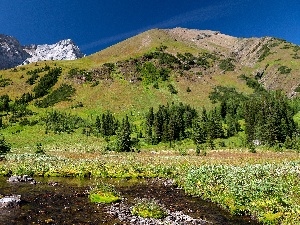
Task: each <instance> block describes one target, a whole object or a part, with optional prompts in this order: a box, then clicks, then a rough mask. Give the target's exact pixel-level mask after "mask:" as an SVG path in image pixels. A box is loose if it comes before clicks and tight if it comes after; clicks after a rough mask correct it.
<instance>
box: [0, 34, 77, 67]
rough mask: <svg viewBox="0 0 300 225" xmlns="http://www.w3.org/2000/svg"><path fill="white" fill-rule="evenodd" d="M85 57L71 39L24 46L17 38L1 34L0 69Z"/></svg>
mask: <svg viewBox="0 0 300 225" xmlns="http://www.w3.org/2000/svg"><path fill="white" fill-rule="evenodd" d="M81 57H83V54H82V53H81V51H80V49H79V47H78V46H76V45H75V44H74V42H73V41H72V40H71V39H66V40H62V41H59V42H57V43H56V44H51V45H48V44H44V45H28V46H22V45H21V44H20V43H19V41H18V40H17V39H15V38H14V37H11V36H7V35H1V34H0V69H8V68H12V67H15V66H18V65H24V64H29V63H33V62H38V61H44V60H74V59H78V58H81Z"/></svg>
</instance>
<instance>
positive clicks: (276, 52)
mask: <svg viewBox="0 0 300 225" xmlns="http://www.w3.org/2000/svg"><path fill="white" fill-rule="evenodd" d="M278 42H279V43H280V45H278V46H275V47H272V48H271V53H272V54H270V55H268V56H267V57H266V59H265V60H263V61H262V62H258V63H257V64H256V65H255V66H254V67H253V68H250V67H245V66H242V67H240V66H238V68H239V69H236V71H232V72H226V73H223V72H222V71H220V69H219V68H218V66H217V65H216V66H215V67H214V68H212V69H211V70H210V71H209V72H208V73H209V74H208V75H205V76H203V77H200V78H198V79H197V80H195V81H191V80H188V79H185V78H184V77H177V78H176V79H173V80H172V81H171V83H172V84H173V85H174V86H175V88H176V89H177V90H178V94H177V95H172V94H170V92H169V91H168V88H167V87H166V84H160V88H159V89H154V88H153V87H151V86H149V87H145V86H143V85H138V84H131V83H129V82H127V81H125V80H122V79H116V80H115V81H114V82H111V83H110V82H106V81H101V82H100V84H99V85H98V86H95V87H91V83H84V84H78V83H76V82H74V81H72V80H69V79H66V76H67V73H68V71H69V70H70V69H71V68H79V69H87V70H89V69H92V68H97V67H100V66H101V65H102V64H103V63H106V62H117V61H120V60H126V59H129V58H135V57H139V56H141V55H143V54H145V53H147V52H149V51H153V50H154V49H155V48H157V47H159V46H161V45H165V46H167V49H166V51H167V52H168V53H172V54H174V55H175V54H176V53H177V52H180V53H185V52H190V53H192V54H194V55H197V54H198V53H199V52H203V51H204V50H202V49H199V48H197V47H196V46H194V45H192V44H191V43H185V42H181V41H177V40H175V39H174V38H171V37H170V36H168V35H167V33H166V32H165V31H163V30H157V29H155V30H150V31H147V32H145V33H142V34H140V35H137V36H135V37H132V38H129V39H127V40H125V41H123V42H121V43H118V44H116V45H114V46H112V47H110V48H107V49H105V50H103V51H101V52H98V53H95V54H93V55H91V56H88V57H85V58H82V59H79V60H74V61H55V62H54V61H47V62H39V63H37V64H38V66H36V65H35V64H31V65H27V66H22V67H18V68H17V72H14V71H13V70H6V71H0V75H2V76H3V77H4V78H10V79H11V80H12V82H13V84H12V85H9V86H7V87H4V88H0V96H1V95H3V94H8V95H9V96H10V98H11V99H15V98H16V97H20V96H21V95H22V94H23V93H26V92H30V91H31V90H32V88H33V87H34V85H33V86H30V85H28V84H26V83H25V81H26V80H27V79H28V75H26V72H27V71H29V70H33V69H36V68H37V67H43V66H44V65H45V64H47V65H49V66H50V67H54V66H59V67H62V68H63V74H62V76H61V77H60V79H59V81H58V83H57V84H56V86H55V87H58V86H59V85H60V84H62V83H69V84H72V86H74V87H75V88H76V94H75V96H73V97H72V101H70V102H61V103H59V104H56V105H55V106H54V107H53V109H59V110H64V111H67V112H71V113H74V114H78V115H80V116H82V117H84V118H90V120H94V119H95V117H96V115H97V114H99V113H102V112H104V111H106V110H110V111H112V112H114V113H116V114H117V115H120V116H123V115H124V114H130V115H133V116H134V117H135V119H136V120H139V118H141V116H142V115H143V114H144V112H145V111H146V110H147V109H148V108H149V107H150V106H153V107H155V108H157V107H158V105H159V104H166V103H168V102H169V103H170V102H184V103H188V104H191V105H192V106H194V107H196V108H198V109H200V108H201V107H204V106H205V107H206V108H210V107H211V103H210V101H209V99H208V95H209V93H210V91H211V90H212V88H213V87H214V86H216V85H225V86H231V87H236V88H237V90H238V91H241V92H246V93H251V91H252V90H251V89H250V88H248V87H247V86H246V84H245V82H244V81H242V80H240V79H239V78H238V76H239V75H240V74H246V75H250V76H252V75H255V74H256V72H257V71H261V70H262V69H263V68H265V67H266V64H269V67H268V68H267V69H266V71H265V74H264V77H263V79H262V81H263V82H264V83H265V84H266V86H267V87H270V88H283V89H284V90H286V91H290V90H291V89H292V88H295V87H296V86H297V85H298V83H299V66H298V64H297V62H298V61H299V59H293V58H292V56H293V55H294V54H295V51H294V46H293V45H291V44H288V43H285V42H280V41H278ZM281 65H285V66H287V67H289V68H292V71H291V72H290V73H289V74H280V73H279V72H278V68H279V66H281ZM22 75H23V76H24V78H22V79H21V78H20V77H21V76H22ZM55 87H54V88H55ZM188 87H189V88H190V89H191V92H187V91H186V90H187V88H188ZM78 102H82V103H83V105H84V107H82V108H76V109H71V106H73V105H75V104H76V103H78ZM30 108H31V109H32V110H33V111H34V112H37V113H38V114H39V115H43V114H44V113H45V112H46V111H47V110H51V109H52V108H51V109H40V108H36V107H35V106H33V105H32V106H30ZM36 118H38V116H36ZM12 129H16V130H17V129H18V128H12ZM4 132H5V133H7V135H8V141H12V142H14V139H15V138H14V135H10V134H9V133H11V132H14V131H4ZM23 133H24V134H23ZM26 133H27V132H21V133H20V134H18V136H19V137H20V140H24V141H20V142H21V143H24V144H25V145H27V144H28V141H26V140H29V139H26V135H27V134H26ZM38 133H40V132H38ZM21 137H22V138H21ZM36 138H37V139H38V140H40V139H41V138H40V137H36ZM38 140H37V141H36V142H38ZM47 142H48V141H46V143H47ZM21 143H20V144H18V146H19V145H21ZM26 143H27V144H26ZM31 143H32V142H31Z"/></svg>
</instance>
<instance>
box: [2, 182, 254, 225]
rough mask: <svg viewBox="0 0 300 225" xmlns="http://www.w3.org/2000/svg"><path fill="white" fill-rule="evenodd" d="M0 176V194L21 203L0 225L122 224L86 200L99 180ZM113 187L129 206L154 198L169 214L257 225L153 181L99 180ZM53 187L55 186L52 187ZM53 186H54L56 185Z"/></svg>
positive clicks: (4, 211)
mask: <svg viewBox="0 0 300 225" xmlns="http://www.w3.org/2000/svg"><path fill="white" fill-rule="evenodd" d="M6 180H7V178H3V177H0V194H1V195H12V194H20V195H21V196H22V197H21V199H22V204H21V205H20V207H18V208H16V209H0V224H1V225H2V224H3V225H4V224H5V225H6V224H7V225H10V224H12V225H14V224H17V225H28V224H59V225H60V224H76V225H77V224H86V225H88V224H89V225H94V224H95V225H96V224H108V225H110V224H126V223H124V222H120V221H119V220H118V219H117V218H114V217H113V216H111V215H110V214H108V213H107V207H108V206H107V205H96V204H93V203H90V202H89V200H88V195H87V191H88V190H89V187H90V186H93V185H94V184H96V183H97V182H98V183H99V182H101V180H89V179H84V180H80V179H70V178H36V180H37V181H38V182H39V183H38V184H36V185H32V184H28V183H17V184H10V183H8V182H6ZM102 181H103V182H109V183H112V184H114V185H115V186H116V189H117V190H118V191H119V192H121V195H122V196H123V197H125V198H126V199H127V200H126V201H127V202H128V203H129V204H134V199H135V198H137V197H139V198H155V199H157V200H159V201H160V202H162V203H163V204H164V205H165V206H166V207H167V208H168V209H169V210H171V211H183V212H184V213H185V214H187V215H189V216H191V217H193V218H201V219H206V220H207V221H210V222H212V223H213V224H232V225H236V224H241V225H244V224H257V223H256V222H255V221H251V220H250V219H249V218H247V217H244V218H242V217H231V216H229V215H228V213H227V212H226V211H223V210H221V209H220V208H218V207H217V206H216V205H215V204H212V203H210V202H206V201H203V200H201V199H200V198H194V197H189V196H186V195H185V194H184V192H183V191H182V190H180V189H177V188H175V187H173V186H165V185H163V183H162V182H158V181H155V182H154V181H153V180H138V181H133V180H129V181H128V180H115V179H112V180H102ZM54 184H55V186H53V185H54ZM56 184H57V185H56Z"/></svg>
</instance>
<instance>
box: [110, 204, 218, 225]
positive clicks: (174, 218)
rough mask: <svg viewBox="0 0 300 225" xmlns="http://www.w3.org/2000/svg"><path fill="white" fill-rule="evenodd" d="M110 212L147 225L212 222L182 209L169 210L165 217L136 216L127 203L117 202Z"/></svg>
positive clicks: (128, 222) (191, 224)
mask: <svg viewBox="0 0 300 225" xmlns="http://www.w3.org/2000/svg"><path fill="white" fill-rule="evenodd" d="M107 211H108V213H109V214H111V215H112V216H114V217H116V218H118V219H119V220H120V221H121V222H124V223H126V224H145V225H152V224H153V225H155V224H168V225H177V224H181V225H193V224H195V225H202V224H203V225H204V224H212V223H210V222H208V221H206V220H202V219H194V218H192V217H190V216H188V215H185V214H184V213H183V212H181V211H176V212H171V211H169V210H167V213H168V216H167V217H165V218H164V219H151V218H142V217H138V216H134V215H132V214H131V208H130V207H129V206H128V205H126V204H125V203H123V202H122V203H116V204H113V205H111V206H110V207H109V208H108V209H107Z"/></svg>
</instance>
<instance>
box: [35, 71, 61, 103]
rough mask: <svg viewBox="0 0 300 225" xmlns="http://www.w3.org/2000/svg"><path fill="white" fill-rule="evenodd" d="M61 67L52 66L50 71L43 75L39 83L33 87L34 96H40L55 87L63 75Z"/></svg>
mask: <svg viewBox="0 0 300 225" xmlns="http://www.w3.org/2000/svg"><path fill="white" fill-rule="evenodd" d="M61 73H62V69H61V68H57V67H56V68H51V69H49V71H48V73H47V74H45V76H43V77H42V78H41V79H40V81H39V83H38V84H37V85H36V86H35V87H34V88H33V92H34V98H40V97H43V96H45V95H47V94H48V93H49V89H50V88H51V87H53V86H54V85H55V84H56V82H57V81H58V77H59V76H60V75H61Z"/></svg>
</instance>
